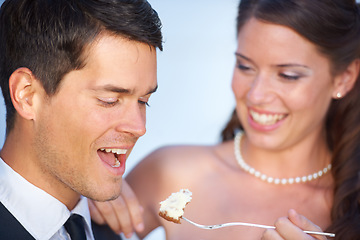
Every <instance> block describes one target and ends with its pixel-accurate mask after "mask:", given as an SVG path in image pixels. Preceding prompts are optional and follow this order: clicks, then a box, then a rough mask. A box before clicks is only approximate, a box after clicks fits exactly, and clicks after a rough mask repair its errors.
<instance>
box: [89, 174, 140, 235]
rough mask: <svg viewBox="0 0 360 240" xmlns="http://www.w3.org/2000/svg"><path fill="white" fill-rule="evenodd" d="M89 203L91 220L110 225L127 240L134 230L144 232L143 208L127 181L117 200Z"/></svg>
mask: <svg viewBox="0 0 360 240" xmlns="http://www.w3.org/2000/svg"><path fill="white" fill-rule="evenodd" d="M88 201H89V208H90V214H91V218H92V220H93V221H95V222H96V223H98V224H108V225H109V226H110V228H111V229H112V230H113V231H114V232H116V233H118V234H120V233H123V234H124V235H125V236H126V237H127V238H130V237H131V235H132V234H133V232H134V230H135V231H137V232H141V231H143V229H144V223H143V216H142V213H143V208H142V207H141V206H140V204H139V201H138V199H137V197H136V196H135V193H134V192H133V191H132V189H131V187H130V186H129V185H128V184H127V182H126V181H125V180H123V182H122V190H121V195H120V196H119V197H118V198H117V199H115V200H113V201H107V202H96V201H92V200H90V199H89V200H88Z"/></svg>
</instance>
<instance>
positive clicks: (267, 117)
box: [250, 110, 285, 125]
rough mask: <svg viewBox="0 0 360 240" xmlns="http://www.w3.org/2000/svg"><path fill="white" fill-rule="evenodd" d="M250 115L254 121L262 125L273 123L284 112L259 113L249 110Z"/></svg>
mask: <svg viewBox="0 0 360 240" xmlns="http://www.w3.org/2000/svg"><path fill="white" fill-rule="evenodd" d="M250 115H251V117H252V118H253V119H254V121H255V122H257V123H260V124H263V125H271V124H275V123H276V122H277V121H280V120H281V119H283V118H284V117H285V115H284V114H261V113H258V112H254V111H251V110H250Z"/></svg>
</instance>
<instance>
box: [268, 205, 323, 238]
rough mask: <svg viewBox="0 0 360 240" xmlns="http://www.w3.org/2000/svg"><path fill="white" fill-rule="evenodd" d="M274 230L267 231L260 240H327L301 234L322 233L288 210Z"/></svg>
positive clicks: (312, 224) (276, 223)
mask: <svg viewBox="0 0 360 240" xmlns="http://www.w3.org/2000/svg"><path fill="white" fill-rule="evenodd" d="M275 227H276V229H267V230H266V231H265V232H264V234H263V236H262V238H261V239H262V240H280V239H289V240H290V239H291V240H306V239H309V240H310V239H320V240H325V239H327V238H326V237H325V236H321V235H309V234H306V233H304V232H303V230H308V231H316V232H322V230H321V228H320V227H319V226H317V225H315V224H314V223H312V222H311V221H310V220H308V219H307V218H306V217H304V216H302V215H300V214H298V213H297V212H296V211H295V210H293V209H290V210H289V213H288V217H282V218H279V219H278V220H276V222H275Z"/></svg>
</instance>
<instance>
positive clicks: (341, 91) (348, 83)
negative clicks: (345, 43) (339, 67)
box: [332, 58, 360, 98]
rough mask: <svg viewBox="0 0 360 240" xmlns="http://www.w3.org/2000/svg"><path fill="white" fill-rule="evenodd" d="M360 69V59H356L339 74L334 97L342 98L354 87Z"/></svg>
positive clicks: (336, 79)
mask: <svg viewBox="0 0 360 240" xmlns="http://www.w3.org/2000/svg"><path fill="white" fill-rule="evenodd" d="M359 71H360V59H358V58H357V59H355V60H354V61H353V62H352V63H350V65H349V66H348V67H347V68H346V69H345V71H344V72H342V73H341V74H339V75H337V76H336V77H335V81H334V91H333V94H332V96H333V98H342V97H344V96H345V95H346V94H347V93H348V92H350V90H351V89H352V88H353V87H354V85H355V82H356V80H357V79H358V76H359Z"/></svg>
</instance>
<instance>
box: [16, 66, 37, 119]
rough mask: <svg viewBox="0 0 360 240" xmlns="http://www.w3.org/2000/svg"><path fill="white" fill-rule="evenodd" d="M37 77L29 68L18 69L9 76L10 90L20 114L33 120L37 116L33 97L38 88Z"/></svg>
mask: <svg viewBox="0 0 360 240" xmlns="http://www.w3.org/2000/svg"><path fill="white" fill-rule="evenodd" d="M36 81H37V80H36V78H35V76H34V75H33V73H32V72H31V70H30V69H28V68H23V67H22V68H18V69H16V70H15V71H14V72H13V73H12V74H11V76H10V78H9V90H10V97H11V100H12V103H13V105H14V107H15V109H16V111H17V112H18V114H19V115H20V116H22V117H23V118H25V119H28V120H31V119H34V117H35V109H34V106H33V98H34V93H35V90H36V86H35V85H36Z"/></svg>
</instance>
